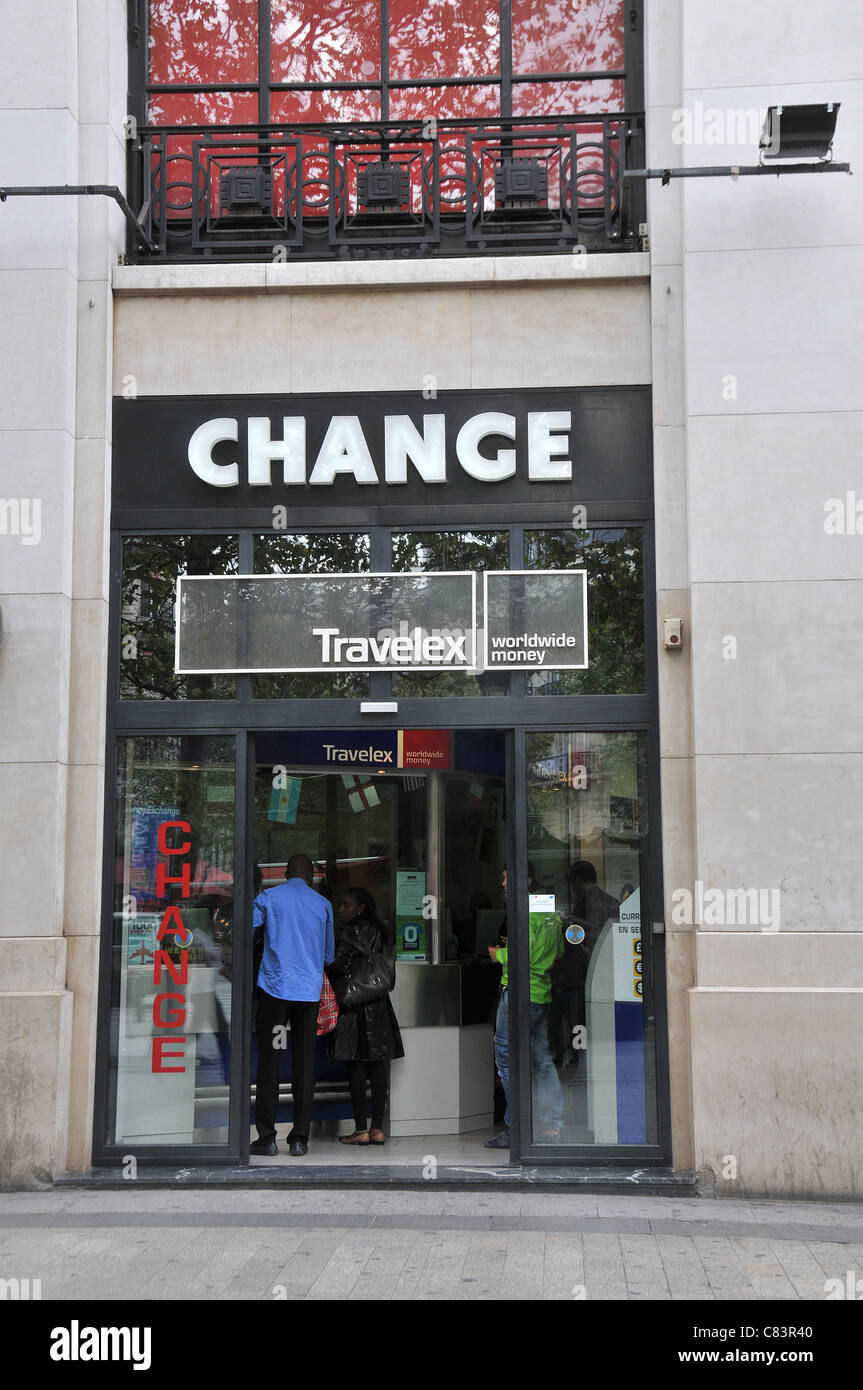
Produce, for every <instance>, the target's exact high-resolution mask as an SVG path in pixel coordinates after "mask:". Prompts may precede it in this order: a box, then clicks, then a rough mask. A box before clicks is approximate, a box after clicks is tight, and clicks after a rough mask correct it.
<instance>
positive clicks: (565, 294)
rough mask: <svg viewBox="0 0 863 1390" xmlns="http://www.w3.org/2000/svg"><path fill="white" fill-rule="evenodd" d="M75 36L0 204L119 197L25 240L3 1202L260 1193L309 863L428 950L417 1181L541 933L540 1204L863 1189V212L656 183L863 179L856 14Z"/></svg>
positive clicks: (478, 1098) (187, 10)
mask: <svg viewBox="0 0 863 1390" xmlns="http://www.w3.org/2000/svg"><path fill="white" fill-rule="evenodd" d="M40 10H41V11H42V12H43V13H42V21H43V23H40V25H39V26H36V25H34V24H33V22H32V15H28V16H27V17H26V18H25V17H22V16H20V15H19V13H18V10H17V9H16V8H14V7H11V6H10V7H7V14H6V16H5V18H6V31H7V35H8V36H9V38H10V42H9V43H8V45H7V46H6V48H5V53H6V56H5V58H4V59H3V60H2V61H3V63H4V65H5V67H6V68H7V71H5V72H4V77H5V82H4V87H3V90H4V91H5V92H6V93H7V97H6V109H5V110H4V111H3V114H2V120H3V122H4V134H5V136H6V138H5V139H4V141H3V149H4V154H3V156H2V159H3V164H2V169H0V187H3V186H8V187H9V188H10V189H14V188H15V187H21V186H56V185H62V184H86V185H94V184H99V185H115V186H116V187H117V188H118V189H119V190H120V191H121V192H122V193H123V195H124V196H125V197H126V198H127V200H128V204H129V207H130V209H131V211H129V212H128V215H124V212H123V210H122V209H121V208H120V207H118V206H117V204H116V203H115V202H114V201H112V200H111V199H109V198H106V197H103V196H99V195H96V194H93V195H91V196H80V197H65V196H61V195H56V196H54V197H48V196H46V197H25V196H13V195H12V194H10V196H9V198H8V200H7V201H6V202H5V203H3V204H2V205H0V283H2V285H3V291H4V294H3V299H4V303H5V305H6V306H7V336H6V342H5V347H4V362H5V371H4V374H3V385H2V399H3V411H2V422H0V447H2V449H3V464H2V478H3V484H2V496H3V504H4V512H3V533H2V535H0V581H2V584H0V588H2V595H3V596H2V598H0V607H2V620H3V627H2V645H0V702H2V710H3V730H4V737H3V740H2V750H0V758H2V761H3V781H4V791H5V794H4V796H3V798H2V810H0V817H2V822H1V823H2V831H0V846H2V851H0V852H2V855H3V864H4V873H3V878H2V900H3V905H4V910H3V913H2V934H0V961H2V969H0V989H2V1003H3V1007H2V1010H0V1028H2V1032H3V1040H4V1057H5V1059H6V1066H5V1067H4V1074H3V1079H2V1081H0V1097H2V1100H0V1114H2V1125H0V1153H2V1157H0V1164H2V1171H3V1174H4V1176H6V1177H8V1178H11V1179H12V1180H16V1181H21V1180H27V1179H29V1178H33V1177H39V1176H45V1175H47V1176H57V1175H59V1174H63V1173H70V1172H71V1173H81V1172H84V1171H86V1170H87V1169H88V1168H90V1167H91V1165H93V1164H96V1165H101V1166H106V1165H107V1166H117V1165H119V1164H120V1163H121V1162H122V1161H123V1160H124V1158H125V1157H126V1156H127V1155H129V1154H133V1155H135V1156H136V1157H138V1158H139V1159H141V1160H142V1161H144V1162H159V1161H161V1162H167V1163H174V1164H175V1165H179V1164H183V1165H185V1166H188V1165H189V1164H195V1163H201V1164H210V1163H214V1162H219V1163H244V1162H247V1161H248V1143H249V1133H250V1129H249V1096H250V1093H251V1092H250V1088H251V1086H252V1084H253V1080H254V1075H255V1067H256V1059H255V1049H254V1046H253V1042H252V985H253V975H254V969H255V963H254V953H253V941H252V931H251V902H252V899H253V897H254V895H255V894H256V892H258V891H260V889H261V888H262V887H263V888H266V887H267V886H270V885H272V884H274V883H276V882H278V881H279V879H280V877H281V875H282V874H283V873H284V866H285V863H286V861H287V858H288V857H289V855H290V854H291V853H294V852H297V851H298V850H307V852H309V853H310V854H311V856H312V858H313V859H314V861H315V866H316V875H317V878H318V882H319V886H320V887H321V888H322V889H324V890H325V891H327V892H329V893H330V894H331V895H332V896H333V897H334V899H335V900H336V903H338V898H339V894H340V892H341V891H342V890H343V889H344V888H345V887H346V886H347V885H348V884H351V883H353V884H355V885H356V884H360V885H361V886H365V887H367V888H369V889H370V891H372V892H373V894H374V896H375V898H376V901H377V903H378V906H379V910H380V911H381V915H382V916H383V917H384V918H385V919H386V920H387V922H388V923H389V925H390V926H391V929H392V933H393V948H394V950H396V951H397V953H398V957H399V963H398V983H397V991H396V1008H397V1013H398V1014H399V1017H400V1020H401V1022H402V1024H403V1029H404V1036H405V1040H406V1047H405V1052H406V1055H405V1058H404V1060H403V1061H400V1062H398V1063H394V1064H393V1068H392V1075H391V1102H390V1132H391V1134H392V1136H393V1138H394V1139H404V1140H406V1141H407V1140H411V1139H419V1138H422V1139H423V1141H424V1145H425V1148H424V1150H423V1151H424V1152H431V1151H433V1150H434V1149H435V1145H436V1144H437V1145H440V1152H441V1153H442V1154H445V1153H446V1152H453V1153H454V1152H456V1149H455V1148H453V1149H452V1150H447V1148H446V1145H447V1143H450V1142H451V1143H455V1142H456V1139H454V1136H455V1137H456V1138H457V1144H458V1145H459V1146H461V1147H460V1148H459V1150H458V1151H459V1152H462V1151H464V1150H465V1149H466V1148H467V1147H469V1145H470V1144H471V1143H472V1142H475V1144H476V1145H477V1146H478V1148H477V1152H479V1153H481V1144H480V1140H481V1136H482V1135H483V1134H485V1133H486V1132H487V1131H488V1132H490V1131H491V1126H492V1123H493V1119H494V1115H495V1113H496V1112H497V1113H498V1114H499V1112H500V1108H501V1107H500V1096H499V1094H498V1096H497V1098H496V1097H495V1090H494V1066H493V1061H492V1023H493V1018H494V1002H495V994H496V989H497V984H498V976H497V975H496V974H495V970H494V967H492V965H491V963H490V962H489V961H488V960H487V956H488V946H489V945H491V944H494V942H495V941H496V940H497V936H498V933H499V932H500V930H501V926H502V923H503V920H505V922H506V926H507V940H508V954H509V976H510V980H509V983H510V1029H511V1036H510V1044H511V1046H510V1057H511V1074H510V1078H509V1080H510V1091H511V1097H512V1099H513V1102H514V1103H513V1107H512V1108H513V1123H512V1126H511V1145H512V1147H511V1150H510V1157H511V1160H512V1162H513V1163H517V1164H518V1163H521V1164H530V1165H531V1166H539V1167H542V1166H543V1165H549V1166H554V1167H556V1168H557V1167H560V1166H562V1165H571V1166H573V1167H584V1166H590V1165H595V1164H597V1163H602V1164H605V1165H607V1164H609V1163H612V1164H614V1165H617V1166H619V1167H620V1169H621V1172H626V1171H632V1170H635V1169H643V1168H645V1167H647V1168H650V1167H655V1168H656V1169H657V1170H660V1169H662V1170H666V1171H670V1172H672V1173H674V1174H677V1175H685V1174H688V1173H692V1174H698V1175H700V1176H701V1177H702V1178H703V1179H706V1180H707V1181H709V1182H710V1183H712V1184H713V1185H714V1188H715V1191H716V1193H717V1195H740V1194H742V1193H747V1194H767V1195H780V1194H781V1195H796V1196H811V1195H831V1196H857V1195H859V1192H860V1184H861V1178H860V1172H859V1164H858V1161H857V1153H858V1150H859V1138H860V1122H859V1103H858V1097H859V1094H860V1089H861V1088H860V1084H859V1083H860V1061H859V1057H858V1055H857V1050H856V1048H855V1046H854V1041H853V1040H854V1038H855V1037H856V1035H857V1032H858V1031H859V1025H860V1011H861V1007H863V956H861V948H860V940H861V936H860V932H859V929H858V925H857V922H856V919H855V916H854V913H853V911H852V912H848V911H847V909H846V908H845V907H843V902H844V895H845V893H846V892H847V891H848V887H847V885H848V884H849V882H850V880H851V875H852V874H853V871H854V867H855V863H856V857H855V854H854V851H855V848H856V839H857V828H858V826H859V824H860V817H859V812H858V811H857V798H856V795H855V792H856V783H857V780H858V778H859V777H861V776H863V771H861V767H863V764H861V751H863V750H861V747H860V740H861V733H860V726H859V717H858V715H857V701H856V699H855V696H856V684H857V676H858V673H859V671H860V669H861V663H860V657H859V652H858V649H857V648H858V643H857V638H856V635H855V625H854V622H853V615H854V613H855V611H856V606H857V604H858V603H859V592H860V578H861V560H860V558H859V551H858V543H859V537H858V531H857V515H858V513H857V504H856V493H855V481H856V475H855V465H856V459H857V458H858V457H859V454H860V447H859V441H860V421H861V413H860V412H861V408H863V403H861V400H860V385H859V381H860V377H861V373H860V372H859V371H857V370H856V368H857V367H858V365H859V358H860V347H859V342H858V339H859V334H858V333H857V332H856V323H857V320H858V314H857V312H856V308H857V306H856V304H855V302H854V301H855V298H857V297H859V296H860V293H861V290H860V285H861V282H863V277H861V275H860V263H861V257H863V253H861V244H860V231H859V228H860V225H861V219H860V217H859V215H855V208H857V214H859V207H858V204H859V200H860V197H861V195H860V193H859V191H855V188H856V181H855V180H854V179H849V178H847V177H844V176H841V175H838V174H837V175H836V176H835V177H830V178H825V177H816V176H815V175H814V174H813V175H809V176H807V175H803V176H800V177H790V176H789V177H785V178H779V179H773V178H741V179H739V180H732V179H729V178H715V179H702V178H693V179H689V180H682V179H681V180H677V179H672V180H670V181H668V182H667V183H662V182H660V181H646V180H644V179H638V178H627V177H626V174H627V173H628V172H630V173H631V172H632V171H634V170H638V169H643V168H645V167H647V168H657V167H658V168H662V169H675V168H677V167H684V166H691V167H699V166H705V165H741V164H754V163H755V162H756V159H757V153H756V146H757V141H758V133H759V131H760V128H761V117H762V114H763V111H764V108H766V107H768V106H770V105H775V104H777V103H783V104H785V105H787V106H790V105H794V104H805V103H824V102H834V103H841V111H840V116H839V121H838V125H837V136H836V145H835V148H836V152H837V158H838V159H842V160H848V161H850V162H851V163H852V165H856V155H857V151H858V147H859V144H860V130H861V115H860V111H861V102H860V95H861V84H860V80H859V77H858V76H857V72H858V70H859V61H858V59H859V55H860V54H861V52H863V29H861V23H860V21H859V19H858V18H857V17H856V16H855V15H854V14H853V13H851V12H849V10H848V7H846V6H840V5H838V4H833V3H832V0H831V2H830V3H828V4H826V5H824V6H821V7H819V8H818V10H817V12H815V11H813V10H812V7H811V6H806V5H803V4H802V3H795V4H793V5H791V6H789V5H787V4H783V5H781V6H780V5H779V4H778V3H774V0H768V3H765V4H762V5H760V6H757V7H753V6H744V5H743V4H741V3H738V0H732V3H731V4H729V5H727V6H725V7H724V10H723V18H722V23H721V26H718V25H717V19H716V11H715V7H714V6H711V5H708V4H707V3H705V2H704V0H687V3H685V4H684V3H682V0H666V2H665V3H662V2H661V0H645V4H644V5H643V6H642V5H641V4H639V3H636V4H633V5H626V6H624V5H623V4H622V3H620V4H618V3H610V4H602V3H584V4H578V5H572V6H563V5H547V4H537V3H528V0H501V3H500V4H498V3H489V4H481V5H471V6H464V5H461V6H459V7H455V6H452V7H444V11H445V12H444V11H441V12H440V13H438V12H437V11H433V10H430V9H429V7H427V6H424V5H421V4H408V3H406V0H389V2H388V3H379V0H358V3H356V4H355V5H348V6H346V5H344V4H342V5H340V6H333V7H328V6H325V5H321V4H314V5H312V4H310V5H303V4H301V3H291V4H288V3H282V0H262V2H261V3H258V0H223V2H222V0H214V3H212V4H209V5H200V6H190V5H188V4H181V3H177V2H176V0H149V3H147V2H146V0H140V3H136V4H129V5H128V6H127V5H126V4H125V3H122V0H93V3H81V4H79V5H78V7H77V13H75V12H72V13H69V12H68V7H65V6H61V5H53V4H50V3H45V4H44V5H42V6H41V7H40ZM450 10H451V11H452V12H451V13H450ZM45 25H50V26H51V28H52V29H53V31H54V32H55V33H56V34H57V36H58V42H57V44H56V45H54V46H53V47H52V50H51V52H52V54H53V55H55V56H54V57H50V58H47V59H46V58H45V56H44V54H43V52H42V47H41V33H42V32H44V26H45ZM438 25H440V28H438V27H437V26H438ZM132 223H134V224H135V225H134V226H132V225H131V224H132ZM181 579H182V581H183V582H182V583H180V584H178V580H181ZM678 624H679V626H678ZM417 633H418V634H419V637H417V638H416V642H417V646H416V647H413V646H411V645H410V644H411V642H412V641H414V637H413V636H412V634H417ZM385 634H386V636H385ZM441 634H445V636H441ZM429 635H431V636H429ZM385 641H387V642H389V646H386V647H385V646H384V645H383V644H384V642H385ZM399 642H401V643H402V647H401V648H399V647H398V645H397V644H398V643H399ZM555 642H559V643H560V646H558V647H555V646H554V645H553V644H554V643H555ZM405 644H406V645H405ZM543 644H544V645H543ZM543 652H545V656H544V658H543V660H542V661H540V660H539V656H540V654H542V653H543ZM561 653H562V654H561ZM528 866H530V868H529V867H528ZM504 871H506V874H507V877H508V886H507V897H506V899H504V897H503V895H502V891H501V880H502V877H503V874H504ZM504 913H505V914H506V916H505V919H504ZM550 914H556V918H555V920H557V921H558V922H560V920H561V917H563V925H564V926H565V925H566V924H567V922H569V921H570V919H571V924H570V928H569V929H570V931H571V932H572V936H571V937H570V938H569V939H568V940H567V941H566V944H565V945H563V946H562V948H561V949H562V952H563V954H560V953H558V954H559V955H560V961H559V963H558V971H557V973H556V974H553V975H551V976H549V977H548V980H547V984H546V986H536V981H535V979H532V972H531V965H532V963H535V960H536V958H537V949H538V948H537V946H536V945H535V941H536V940H538V939H539V935H540V934H541V931H542V930H543V929H544V926H543V924H544V922H545V921H546V920H547V919H548V918H549V915H550ZM579 932H580V933H581V938H579ZM587 948H589V949H587ZM484 958H485V959H484ZM536 973H537V972H536V970H534V972H533V975H534V976H535V975H536ZM543 992H544V993H545V994H546V995H548V996H549V997H548V998H547V999H546V1000H545V1001H541V1000H540V998H539V995H540V994H542V993H543ZM535 996H536V997H535ZM543 1002H544V1003H545V1005H546V1006H547V1007H546V1013H545V1014H543V1015H542V1016H541V1024H540V1025H539V1027H537V1026H536V1024H535V1017H539V1015H535V1014H534V1013H532V1008H535V1007H536V1006H539V1005H541V1004H542V1003H543ZM564 1063H567V1064H568V1065H564ZM319 1076H320V1081H319V1091H318V1096H319V1101H318V1110H317V1112H316V1118H317V1119H318V1121H319V1124H320V1126H321V1140H320V1142H321V1145H323V1144H324V1143H325V1142H327V1140H326V1139H325V1138H324V1136H325V1135H326V1134H334V1133H335V1129H336V1127H337V1126H338V1125H339V1123H341V1122H342V1121H344V1120H345V1119H346V1117H347V1115H348V1113H349V1112H348V1111H347V1110H346V1109H345V1108H344V1105H343V1099H344V1097H343V1091H344V1084H343V1078H342V1077H341V1076H340V1074H339V1070H338V1068H337V1067H330V1066H329V1065H328V1064H327V1063H326V1061H325V1059H324V1057H323V1052H322V1055H321V1070H320V1073H319ZM285 1083H286V1087H287V1071H286V1073H285ZM285 1099H286V1100H287V1099H288V1092H287V1089H286V1090H285ZM420 1147H421V1148H422V1147H423V1145H420ZM442 1162H445V1159H442Z"/></svg>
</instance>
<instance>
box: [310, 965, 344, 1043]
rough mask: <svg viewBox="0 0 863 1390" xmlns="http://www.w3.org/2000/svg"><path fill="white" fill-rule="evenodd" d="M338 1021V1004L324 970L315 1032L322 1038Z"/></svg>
mask: <svg viewBox="0 0 863 1390" xmlns="http://www.w3.org/2000/svg"><path fill="white" fill-rule="evenodd" d="M338 1021H339V1006H338V1004H337V1003H336V996H335V995H334V994H333V987H332V985H331V984H330V982H329V980H328V979H327V974H326V971H324V984H323V988H322V990H321V1002H320V1004H319V1005H318V1026H317V1028H316V1030H315V1031H316V1033H317V1035H318V1037H319V1038H322V1037H323V1036H324V1034H325V1033H331V1032H332V1031H333V1029H334V1028H335V1026H336V1024H337V1023H338Z"/></svg>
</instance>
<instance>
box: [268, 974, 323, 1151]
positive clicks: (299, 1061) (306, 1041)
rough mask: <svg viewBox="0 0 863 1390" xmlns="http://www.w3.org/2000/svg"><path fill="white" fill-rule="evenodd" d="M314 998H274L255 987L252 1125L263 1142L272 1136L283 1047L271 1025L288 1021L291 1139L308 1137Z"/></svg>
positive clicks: (312, 1084)
mask: <svg viewBox="0 0 863 1390" xmlns="http://www.w3.org/2000/svg"><path fill="white" fill-rule="evenodd" d="M317 1021H318V1001H317V999H315V1000H312V1001H311V1002H310V1003H307V1002H306V1001H305V1000H299V1001H297V1000H292V999H276V998H274V997H273V995H272V994H267V991H266V990H265V989H261V988H260V986H259V987H258V1016H257V1022H256V1025H255V1032H256V1034H257V1039H258V1081H257V1085H256V1086H255V1126H256V1128H257V1131H258V1138H259V1139H263V1140H264V1142H265V1143H266V1142H267V1141H269V1140H272V1139H275V1137H276V1109H277V1106H278V1102H279V1062H280V1059H281V1055H282V1052H283V1051H284V1049H283V1048H279V1047H278V1043H279V1041H280V1038H279V1036H278V1035H275V1036H274V1031H273V1030H274V1029H276V1028H283V1027H284V1026H285V1024H287V1023H290V1025H291V1061H292V1069H291V1090H292V1092H293V1099H294V1126H293V1129H292V1130H291V1133H290V1136H289V1137H290V1138H291V1139H305V1140H306V1141H308V1137H309V1128H310V1126H311V1123H312V1101H313V1100H314V1097H315V1028H316V1026H317Z"/></svg>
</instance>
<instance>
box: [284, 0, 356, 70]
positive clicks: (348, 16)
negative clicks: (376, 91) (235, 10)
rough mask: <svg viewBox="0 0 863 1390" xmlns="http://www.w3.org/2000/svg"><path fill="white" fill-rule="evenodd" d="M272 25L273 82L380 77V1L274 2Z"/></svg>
mask: <svg viewBox="0 0 863 1390" xmlns="http://www.w3.org/2000/svg"><path fill="white" fill-rule="evenodd" d="M270 26H271V34H270V45H271V55H272V57H271V62H272V80H273V82H368V81H376V80H377V79H378V78H379V77H380V71H381V7H380V0H329V3H327V2H326V0H323V3H322V0H270Z"/></svg>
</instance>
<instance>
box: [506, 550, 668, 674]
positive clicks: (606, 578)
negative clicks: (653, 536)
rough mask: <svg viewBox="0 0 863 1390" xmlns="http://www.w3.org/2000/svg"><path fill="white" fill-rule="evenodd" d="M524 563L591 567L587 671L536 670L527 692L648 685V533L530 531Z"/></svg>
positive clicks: (545, 566)
mask: <svg viewBox="0 0 863 1390" xmlns="http://www.w3.org/2000/svg"><path fill="white" fill-rule="evenodd" d="M524 566H525V569H549V570H563V569H586V570H587V624H588V627H587V633H588V636H587V660H588V667H587V670H586V671H536V672H531V673H530V675H528V676H526V677H525V679H526V681H527V693H528V695H634V694H641V693H642V692H643V690H644V682H645V675H644V536H643V532H642V530H641V528H640V527H631V528H629V529H627V530H625V531H624V530H600V529H596V530H592V531H527V532H525V537H524Z"/></svg>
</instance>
